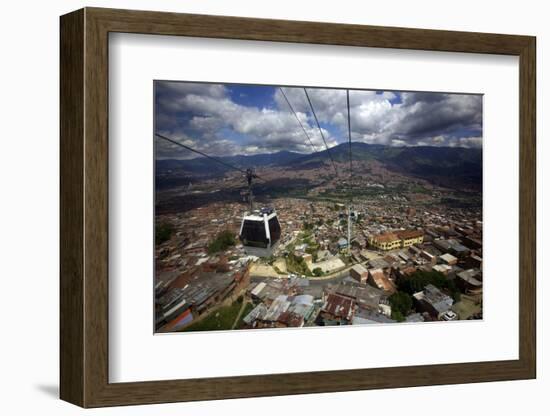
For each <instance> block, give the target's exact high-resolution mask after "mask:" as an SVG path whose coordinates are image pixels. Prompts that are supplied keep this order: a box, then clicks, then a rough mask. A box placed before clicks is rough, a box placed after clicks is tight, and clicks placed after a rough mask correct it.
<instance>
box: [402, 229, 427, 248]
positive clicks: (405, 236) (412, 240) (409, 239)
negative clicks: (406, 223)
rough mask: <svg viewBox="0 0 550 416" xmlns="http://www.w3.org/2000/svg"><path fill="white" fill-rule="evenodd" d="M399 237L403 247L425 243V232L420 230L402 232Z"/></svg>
mask: <svg viewBox="0 0 550 416" xmlns="http://www.w3.org/2000/svg"><path fill="white" fill-rule="evenodd" d="M397 236H398V237H399V239H400V240H401V247H410V246H412V245H413V244H422V243H423V242H424V232H422V231H419V230H407V231H400V232H398V233H397Z"/></svg>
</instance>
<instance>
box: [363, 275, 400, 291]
mask: <svg viewBox="0 0 550 416" xmlns="http://www.w3.org/2000/svg"><path fill="white" fill-rule="evenodd" d="M367 281H368V283H370V284H371V285H372V286H374V287H376V288H378V289H380V290H382V291H384V293H387V294H391V293H394V292H395V290H396V289H395V285H394V284H393V283H392V281H391V280H390V279H389V278H388V277H387V276H386V275H385V274H384V271H383V270H382V269H369V277H368V280H367Z"/></svg>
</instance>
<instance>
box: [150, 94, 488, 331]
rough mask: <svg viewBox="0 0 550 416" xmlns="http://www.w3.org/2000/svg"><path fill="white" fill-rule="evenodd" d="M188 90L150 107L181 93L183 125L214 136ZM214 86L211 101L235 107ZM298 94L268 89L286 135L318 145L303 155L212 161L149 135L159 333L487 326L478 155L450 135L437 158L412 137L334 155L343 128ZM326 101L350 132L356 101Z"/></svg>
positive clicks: (433, 149)
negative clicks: (336, 104) (303, 105)
mask: <svg viewBox="0 0 550 416" xmlns="http://www.w3.org/2000/svg"><path fill="white" fill-rule="evenodd" d="M171 84H174V83H171ZM197 85H201V84H190V85H186V84H183V87H181V84H178V85H177V86H178V88H173V87H172V86H170V87H172V88H167V90H166V91H165V90H163V88H164V87H165V86H160V87H157V90H158V92H157V96H156V100H157V103H156V106H157V107H158V108H163V103H162V100H163V99H168V100H172V101H173V100H174V99H175V98H174V96H172V95H170V94H180V96H181V97H183V99H184V100H188V101H189V103H187V104H185V105H187V106H188V107H184V108H183V109H181V110H180V111H181V113H178V114H179V115H180V116H181V115H182V114H183V115H187V117H183V118H185V122H184V124H185V125H188V124H190V123H193V121H195V124H199V121H200V123H202V124H201V125H207V126H208V128H210V125H209V124H215V123H214V122H215V121H216V122H219V120H206V121H205V120H204V119H208V117H214V116H206V115H205V114H206V112H207V111H206V109H204V108H202V107H201V109H200V110H196V111H197V112H199V113H200V114H194V113H193V111H194V110H195V109H196V108H197V106H200V105H202V104H200V103H201V101H200V98H201V97H202V98H204V94H203V93H204V90H201V89H198V87H197ZM213 85H219V84H213ZM206 86H208V87H209V88H211V87H212V85H211V84H206ZM224 87H225V88H226V95H220V96H219V97H217V96H216V93H215V92H214V93H212V91H207V92H206V94H207V96H209V97H210V96H213V98H215V99H217V100H218V101H219V102H224V100H225V101H227V100H230V101H231V99H230V98H228V95H227V90H231V88H230V87H228V86H224ZM265 88H267V87H265ZM291 90H292V91H291ZM294 90H298V89H297V88H294V89H281V88H279V89H277V88H273V87H271V90H270V91H272V92H273V94H274V96H275V98H279V99H281V98H284V99H286V104H288V109H287V112H288V113H290V116H295V118H294V119H292V117H290V118H288V119H285V121H286V122H287V123H291V122H293V123H294V124H293V126H294V127H295V128H296V132H295V136H296V141H298V140H301V141H304V142H306V143H307V139H312V141H313V143H311V146H312V147H313V149H311V150H310V151H309V152H305V151H303V148H292V147H291V146H289V147H290V150H285V149H286V148H285V147H283V148H275V149H274V151H272V152H265V150H263V151H262V149H257V150H256V151H255V152H250V153H248V154H246V152H244V151H242V150H241V151H238V150H236V151H235V152H234V153H232V152H229V151H228V152H227V153H226V152H223V151H222V152H217V151H216V147H215V145H213V144H211V145H210V146H204V147H200V145H199V141H198V140H197V141H193V140H190V139H189V137H188V136H187V135H186V136H182V137H175V136H174V135H173V134H172V135H169V134H168V133H167V132H170V130H169V129H168V128H163V129H162V134H159V135H158V136H157V137H155V146H156V155H157V157H156V168H155V169H156V170H155V176H156V178H155V179H156V181H155V182H156V189H155V196H156V203H155V286H154V290H155V304H154V311H155V330H156V332H181V331H186V332H187V331H213V330H232V329H263V328H289V327H295V328H296V327H298V328H299V327H312V326H334V325H366V324H386V323H388V324H390V323H420V322H429V321H456V320H473V319H482V317H483V312H482V300H483V299H482V294H483V274H482V254H483V253H482V237H483V235H482V230H483V222H482V193H481V191H482V188H481V183H482V164H481V148H480V147H479V146H473V147H469V146H453V142H452V140H453V137H454V136H453V135H452V134H450V135H447V136H445V135H442V136H441V137H442V139H440V141H441V140H445V142H444V143H442V145H440V146H439V145H434V143H432V144H431V145H426V144H424V143H422V142H420V143H418V141H419V139H418V137H417V136H413V135H411V137H414V140H416V141H417V142H415V143H414V145H412V143H410V141H409V142H406V143H402V141H405V140H406V139H407V138H408V137H407V136H406V135H401V136H399V137H400V139H399V140H400V142H398V143H378V142H374V143H372V142H369V141H367V140H364V139H363V140H361V137H359V136H357V135H352V134H351V133H352V129H350V130H348V133H346V136H345V138H347V139H349V140H347V141H346V140H340V141H338V140H337V139H334V142H332V143H330V139H331V137H332V136H333V135H336V134H337V130H336V128H335V127H333V126H331V125H330V123H329V122H323V120H324V119H325V118H326V117H325V118H323V113H322V110H321V111H319V113H320V114H316V113H315V110H314V107H313V104H312V102H311V101H313V100H310V97H309V95H311V98H312V99H313V98H321V97H320V96H319V97H316V96H315V92H316V91H315V90H311V89H308V90H307V92H306V94H305V95H306V98H307V99H308V100H309V101H310V102H309V105H310V106H311V107H310V108H311V110H310V111H306V110H301V111H299V109H298V108H299V103H300V101H299V100H298V99H297V98H296V95H294V93H296V91H294ZM304 91H306V90H305V89H304ZM336 91H338V92H339V93H340V95H339V96H338V97H342V91H343V96H344V97H345V96H346V94H347V99H348V104H347V110H346V109H345V107H344V109H343V110H342V109H341V113H343V115H344V116H346V117H347V120H346V119H345V118H344V122H343V125H344V126H346V127H349V126H353V125H354V124H359V122H360V120H356V119H353V118H352V117H351V116H350V113H351V112H352V111H354V109H355V110H357V111H358V109H359V108H361V106H364V105H365V102H364V101H363V102H360V103H358V104H356V105H355V106H354V105H353V104H352V105H351V106H350V104H349V99H350V98H349V97H350V96H352V94H353V93H354V92H352V93H350V92H349V91H347V92H346V90H336ZM254 92H256V93H257V94H259V93H258V91H257V90H254ZM298 92H299V91H298ZM285 93H286V94H285ZM307 93H309V95H308V94H307ZM201 94H203V95H202V96H201ZM208 94H209V95H208ZM240 94H244V93H243V92H242V91H240ZM275 94H277V95H275ZM302 94H304V93H303V92H302ZM281 95H282V97H281ZM376 95H381V94H376ZM436 95H442V94H436ZM239 96H240V95H239ZM291 97H294V100H293V102H296V103H298V104H296V105H295V107H296V108H294V107H293V106H292V104H291V101H290V100H289V98H291ZM211 98H212V97H211ZM375 98H376V99H378V98H377V97H375ZM386 98H387V97H386ZM431 98H433V97H431ZM407 99H408V98H406V97H403V96H400V97H399V100H394V102H393V103H391V102H390V108H391V107H392V106H396V107H399V106H401V107H402V106H405V104H406V102H407V101H406V100H407ZM453 99H454V97H453ZM220 100H221V101H220ZM441 100H442V99H441ZM441 100H440V101H441ZM233 101H235V100H233ZM233 101H232V102H233ZM390 101H391V99H390ZM425 101H430V100H428V99H425ZM214 102H215V101H214ZM418 102H421V101H418ZM418 102H416V104H418ZM203 103H204V102H203ZM352 103H353V101H352ZM226 104H227V103H226ZM249 104H250V103H249ZM279 104H280V108H284V107H283V105H282V104H285V102H284V101H283V102H282V104H281V103H279ZM469 104H471V103H470V102H469ZM240 105H241V106H243V107H246V106H245V105H244V104H243V103H241V104H240ZM317 106H319V107H320V108H321V107H322V106H321V100H320V99H318V101H317ZM401 107H399V108H401ZM264 111H268V110H265V109H264ZM272 111H275V110H272ZM281 111H282V110H281ZM327 111H328V110H327ZM332 111H335V112H337V111H336V110H335V109H334V108H332ZM346 112H347V114H346ZM224 114H225V113H224ZM156 116H157V119H159V118H160V116H165V114H164V113H162V114H161V112H160V110H158V109H157V113H156ZM252 116H257V115H254V114H252ZM220 117H224V115H223V114H222V116H219V117H218V118H220ZM317 117H318V118H319V119H320V120H321V122H320V123H319V122H317V123H318V124H316V123H315V121H316V120H317ZM403 117H405V116H403ZM199 119H200V120H199ZM197 120H199V121H197ZM401 122H402V123H403V122H404V121H403V120H402V121H401ZM334 123H335V124H336V125H338V123H337V122H334ZM346 123H348V124H347V125H346ZM168 124H169V123H168ZM451 124H452V123H451ZM455 124H456V122H455ZM463 124H464V125H467V128H470V129H471V128H472V124H471V123H470V124H468V123H467V122H466V121H464V123H463ZM460 125H461V124H459V126H460ZM157 128H158V126H157ZM217 128H218V130H219V129H220V128H221V130H222V131H224V133H225V135H229V136H231V135H232V134H234V133H231V132H228V131H227V127H225V126H221V127H220V126H218V127H217ZM316 128H317V130H316ZM455 128H464V127H456V126H455ZM233 130H235V131H238V129H237V128H235V127H234V128H233ZM190 131H191V130H186V133H188V132H190ZM342 131H346V130H345V129H342ZM195 133H196V132H195ZM323 133H324V134H323ZM382 133H383V132H382ZM461 133H463V132H461ZM291 134H294V133H293V132H291ZM357 134H359V133H357ZM204 137H208V136H204ZM204 137H203V140H207V139H206V138H204ZM293 137H294V136H293ZM363 137H364V136H363ZM298 138H299V139H298ZM327 139H328V140H327ZM266 140H267V139H266ZM279 140H282V139H279ZM321 140H322V141H321ZM411 140H412V139H411ZM457 140H458V139H457ZM327 141H328V142H329V143H330V144H329V143H327ZM241 142H243V138H242V137H241V136H240V135H239V137H236V138H233V141H232V143H233V144H235V143H236V144H239V143H241ZM323 142H325V143H324V144H325V145H326V147H324V148H323ZM232 143H225V146H226V147H227V146H229V148H230V147H231V145H232ZM314 143H315V144H317V146H318V147H317V149H315V148H314ZM180 144H181V145H180ZM222 144H224V143H222ZM245 144H248V143H246V142H245ZM179 147H181V149H178V148H179ZM180 150H181V153H178V152H179V151H180ZM299 150H302V151H299ZM312 150H315V151H312ZM176 155H181V157H176Z"/></svg>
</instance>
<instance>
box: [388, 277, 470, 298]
mask: <svg viewBox="0 0 550 416" xmlns="http://www.w3.org/2000/svg"><path fill="white" fill-rule="evenodd" d="M429 284H432V285H434V286H435V287H437V288H438V289H441V290H443V291H444V292H446V293H448V294H449V295H450V296H451V297H452V298H453V300H454V301H455V302H459V301H460V298H461V294H460V290H459V289H458V288H457V286H456V283H455V281H454V280H450V279H447V278H446V277H445V275H444V274H443V273H440V272H436V271H431V272H426V271H422V270H417V271H416V272H414V273H413V274H412V275H411V276H409V277H408V278H404V279H401V280H400V281H399V283H398V289H399V290H400V291H401V292H405V293H408V294H409V295H412V294H414V293H416V292H420V291H421V290H423V289H424V288H425V287H426V286H427V285H429Z"/></svg>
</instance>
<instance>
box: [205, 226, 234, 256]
mask: <svg viewBox="0 0 550 416" xmlns="http://www.w3.org/2000/svg"><path fill="white" fill-rule="evenodd" d="M235 244H236V240H235V236H234V235H233V233H232V232H231V231H229V230H225V231H222V232H221V233H219V234H218V235H217V236H216V238H215V239H214V240H212V241H211V242H210V244H209V245H208V254H214V253H217V252H219V251H224V250H227V249H228V248H229V247H232V246H234V245H235Z"/></svg>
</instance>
